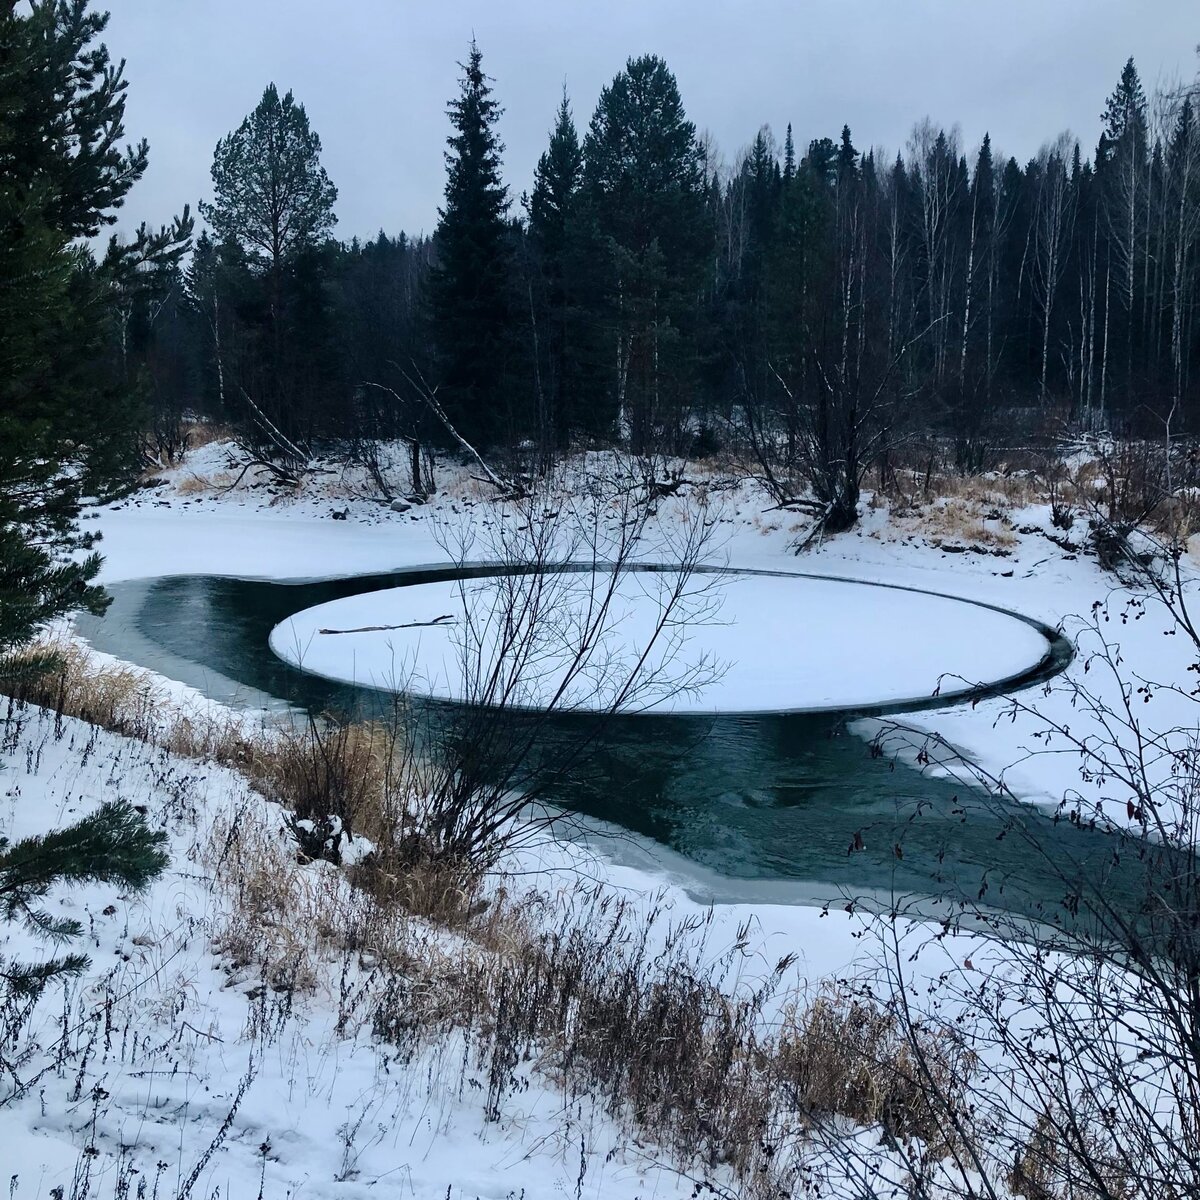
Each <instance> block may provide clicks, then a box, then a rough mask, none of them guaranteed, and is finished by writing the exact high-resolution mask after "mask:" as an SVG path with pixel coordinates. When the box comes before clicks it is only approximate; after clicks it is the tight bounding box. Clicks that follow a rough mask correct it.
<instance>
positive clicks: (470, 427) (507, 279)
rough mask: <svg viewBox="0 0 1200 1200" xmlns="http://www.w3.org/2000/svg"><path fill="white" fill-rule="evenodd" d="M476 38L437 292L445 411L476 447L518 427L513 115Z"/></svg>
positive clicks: (460, 99)
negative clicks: (500, 100)
mask: <svg viewBox="0 0 1200 1200" xmlns="http://www.w3.org/2000/svg"><path fill="white" fill-rule="evenodd" d="M482 63H483V55H482V53H481V52H480V50H479V47H478V46H477V45H476V44H475V42H474V41H472V42H471V49H470V53H469V55H468V57H467V61H466V63H463V64H460V66H461V67H462V80H461V82H460V84H459V94H458V96H457V97H456V98H455V99H454V100H452V101H451V102H450V105H449V108H448V110H447V111H448V114H449V117H450V123H451V125H452V126H453V130H454V131H453V133H452V134H451V135H450V137H449V138H447V139H446V141H447V145H448V146H449V150H448V151H447V152H446V155H445V158H446V198H445V204H444V206H443V207H442V208H441V209H440V210H439V216H440V218H441V220H440V222H439V224H438V228H437V233H436V235H435V245H436V254H437V264H436V266H435V268H434V270H433V272H432V273H431V276H430V281H429V283H430V295H431V300H432V311H433V321H434V339H435V342H436V345H437V354H438V364H439V371H438V375H439V380H440V390H439V392H438V396H439V398H440V400H441V403H442V407H443V408H444V409H445V410H446V412H447V414H448V415H449V416H450V418H451V419H452V420H453V421H454V422H455V424H456V427H457V428H458V429H459V432H461V433H462V434H463V435H464V436H465V437H466V438H467V439H468V440H471V441H477V442H480V443H482V444H484V445H487V444H490V443H493V442H495V441H496V440H498V439H499V438H500V437H501V435H502V434H504V433H506V432H509V431H510V430H511V428H512V424H513V417H514V413H513V404H514V400H515V396H514V394H513V393H514V388H513V386H512V380H513V376H514V375H515V373H516V365H515V358H516V315H515V305H514V302H513V296H512V291H511V276H512V271H513V254H512V240H513V238H512V229H511V226H510V224H509V221H508V205H509V200H508V188H507V187H506V186H505V185H504V183H503V182H502V180H501V177H500V156H501V155H502V154H503V152H504V145H503V143H502V142H501V141H500V138H499V135H498V134H497V132H496V123H497V121H499V119H500V116H501V114H502V112H503V109H501V107H500V105H499V104H497V102H496V101H495V100H494V99H493V98H492V88H491V86H490V80H489V77H488V76H487V75H485V74H484V71H483V65H482Z"/></svg>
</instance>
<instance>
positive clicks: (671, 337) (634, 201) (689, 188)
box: [583, 54, 712, 452]
mask: <svg viewBox="0 0 1200 1200" xmlns="http://www.w3.org/2000/svg"><path fill="white" fill-rule="evenodd" d="M583 154H584V161H585V167H584V188H585V198H586V202H587V204H588V206H589V209H590V212H591V214H592V216H593V219H594V220H595V223H596V229H597V231H598V233H599V235H600V238H601V239H602V248H603V252H604V254H605V259H606V261H605V263H604V266H605V269H606V278H605V284H606V285H607V286H606V289H605V292H604V294H603V300H602V306H601V308H600V312H599V315H600V316H601V317H602V319H603V320H604V322H605V326H606V328H605V333H606V336H607V339H608V342H609V348H608V355H607V357H608V359H609V361H610V362H611V363H613V364H614V365H615V366H614V368H611V369H610V384H609V388H610V396H611V400H610V403H612V404H613V406H614V407H615V409H616V411H617V413H618V414H619V418H620V420H621V422H622V423H623V425H624V426H626V427H627V430H628V434H629V437H630V441H631V445H632V446H633V448H634V450H635V451H638V452H641V451H646V450H651V449H660V448H663V449H665V448H666V447H667V446H668V445H674V446H676V447H678V446H679V445H680V443H681V441H682V435H683V430H684V426H685V424H686V419H687V416H688V415H689V405H690V404H691V402H692V401H693V400H694V388H695V384H696V379H697V361H696V346H695V342H694V341H693V338H692V335H693V332H694V330H695V328H696V326H697V324H698V319H699V309H700V300H701V296H702V294H703V290H704V268H705V265H706V262H707V260H708V257H709V253H710V247H711V241H712V227H711V225H710V224H709V222H708V221H707V220H706V219H705V217H706V212H705V197H706V193H707V179H706V175H705V171H704V169H703V160H702V156H701V152H700V147H699V144H698V142H697V140H696V129H695V126H694V125H693V124H692V122H691V121H689V120H688V119H687V115H686V114H685V112H684V108H683V102H682V100H681V99H680V95H679V89H678V86H677V84H676V82H675V77H674V76H673V75H672V74H671V72H670V71H669V70H668V69H667V65H666V63H664V62H663V60H662V59H661V58H658V57H657V56H656V55H652V54H649V55H643V56H642V57H640V58H631V59H630V60H629V62H628V63H627V64H626V66H625V70H624V71H621V72H619V73H618V74H617V75H616V77H615V78H614V79H613V81H612V83H610V84H609V85H608V86H607V87H606V88H604V89H603V90H602V91H601V93H600V100H599V103H598V104H597V105H596V111H595V113H594V115H593V116H592V120H591V124H590V126H589V128H588V134H587V138H586V139H585V142H584V148H583Z"/></svg>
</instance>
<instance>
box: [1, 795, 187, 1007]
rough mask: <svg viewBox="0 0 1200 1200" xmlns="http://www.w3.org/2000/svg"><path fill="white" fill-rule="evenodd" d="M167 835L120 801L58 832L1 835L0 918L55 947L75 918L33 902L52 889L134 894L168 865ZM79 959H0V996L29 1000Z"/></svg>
mask: <svg viewBox="0 0 1200 1200" xmlns="http://www.w3.org/2000/svg"><path fill="white" fill-rule="evenodd" d="M165 841H166V834H165V833H163V832H162V831H155V830H152V829H150V828H149V826H148V825H147V824H146V822H145V821H144V820H143V818H142V817H141V816H140V814H139V813H137V812H136V811H135V810H134V809H133V808H131V807H130V806H129V805H128V804H126V803H125V802H124V801H116V802H108V803H106V804H103V805H101V806H100V808H99V809H97V810H96V812H94V813H92V814H91V815H90V816H87V817H84V818H83V820H81V821H79V822H77V823H76V824H74V825H70V826H68V827H67V828H65V829H57V830H54V831H53V832H51V833H46V834H37V835H35V836H33V837H27V838H22V839H21V840H20V841H18V842H15V843H10V842H9V840H8V839H7V838H0V917H2V918H3V919H4V920H7V921H22V922H23V923H24V924H25V926H26V928H27V929H29V930H30V931H31V932H33V933H35V934H36V935H38V936H40V937H42V938H44V939H45V940H47V941H49V942H51V943H54V944H62V943H64V942H68V941H70V940H71V939H73V938H76V937H78V936H79V935H80V933H82V931H83V927H82V925H81V924H80V923H79V922H78V921H75V920H70V919H66V918H61V917H55V916H53V915H52V914H51V913H49V912H47V911H46V910H45V909H44V908H41V907H39V905H38V902H39V901H40V900H41V899H42V897H44V896H45V895H46V893H47V892H48V891H49V890H50V888H51V887H53V886H55V885H56V884H68V885H71V884H86V883H116V884H119V885H120V886H121V887H124V888H128V889H130V890H131V891H141V890H142V889H143V888H145V887H146V886H147V884H149V883H150V882H151V881H152V880H154V879H155V878H157V877H158V876H159V875H160V874H161V873H162V871H163V869H164V868H165V867H166V865H167V862H168V861H169V860H168V857H167V854H166V852H165V850H163V848H162V847H163V843H164V842H165ZM87 966H88V959H87V956H86V955H83V954H74V953H69V954H63V955H61V956H59V957H56V958H51V959H49V960H47V961H45V962H42V963H21V962H12V961H5V960H3V959H0V994H6V998H21V999H36V998H37V997H38V996H39V995H40V994H41V992H42V991H43V990H44V989H45V987H46V985H47V984H48V983H50V982H51V981H52V980H54V979H59V978H65V977H69V976H73V975H79V974H80V973H81V972H83V971H85V970H86V969H87Z"/></svg>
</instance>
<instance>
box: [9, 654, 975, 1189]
mask: <svg viewBox="0 0 1200 1200" xmlns="http://www.w3.org/2000/svg"><path fill="white" fill-rule="evenodd" d="M12 690H13V691H14V692H15V693H16V694H15V696H14V699H13V701H12V703H19V702H21V701H31V702H34V703H38V704H42V705H45V706H47V707H49V708H51V709H53V710H55V711H56V712H58V713H60V714H63V715H70V716H75V717H80V718H83V719H85V720H89V721H91V722H93V723H95V724H98V725H102V726H103V727H105V728H107V729H110V730H113V731H114V732H117V733H121V734H125V735H127V736H130V737H134V738H139V739H141V740H143V741H146V742H149V743H152V744H155V745H159V746H163V747H164V748H167V749H169V750H171V751H173V752H176V753H179V754H183V755H187V756H191V757H194V758H206V759H211V760H214V761H217V762H219V763H222V764H224V765H226V766H229V767H232V768H235V769H236V770H237V771H239V772H240V773H241V774H242V775H243V776H244V777H245V778H246V780H247V781H248V783H250V784H251V785H253V787H254V789H255V790H256V791H257V792H258V793H260V794H261V796H265V797H266V798H267V800H268V801H277V802H278V804H279V805H280V807H279V808H276V807H275V806H274V805H271V804H269V803H266V802H264V800H263V799H261V798H260V796H256V795H253V794H250V795H248V796H247V798H246V800H245V802H244V804H243V806H242V808H241V809H240V810H238V811H236V812H234V813H232V814H230V815H228V816H226V817H223V818H221V819H219V820H217V821H216V822H215V823H214V826H213V828H212V832H211V836H210V837H209V839H208V841H207V843H206V845H205V846H204V847H203V848H202V849H201V851H200V857H201V859H202V861H203V862H204V864H205V866H206V868H207V869H208V871H209V872H210V873H211V875H212V877H213V878H214V879H215V880H216V881H217V883H218V885H219V886H220V888H221V890H222V891H223V892H224V894H225V895H226V896H227V897H228V898H229V902H228V903H227V904H225V905H224V906H222V909H221V912H222V916H221V918H220V924H219V926H218V927H217V928H216V929H214V930H213V938H214V946H215V948H216V949H217V950H218V952H219V953H220V954H221V956H222V960H223V964H224V967H225V969H226V970H227V971H228V972H229V974H230V976H231V982H237V983H243V984H247V985H251V984H255V983H259V984H260V986H262V987H265V988H268V989H273V990H275V991H278V992H283V993H287V994H291V993H292V992H296V991H301V992H303V991H310V990H318V991H320V990H322V989H324V991H325V992H326V993H327V995H328V996H329V998H330V1000H331V1002H332V1003H334V1004H336V1006H337V1010H338V1029H339V1031H341V1032H345V1031H347V1030H349V1029H351V1028H356V1027H362V1026H364V1025H365V1026H368V1027H369V1028H370V1029H372V1030H373V1031H374V1032H375V1033H376V1034H377V1035H378V1036H380V1037H382V1038H385V1039H387V1040H389V1041H391V1042H392V1043H394V1044H395V1045H396V1046H397V1047H398V1048H399V1049H400V1050H401V1052H402V1053H412V1052H413V1051H415V1049H416V1048H418V1047H421V1046H428V1045H432V1044H435V1043H437V1042H438V1039H443V1038H445V1036H446V1035H447V1033H448V1032H450V1031H456V1033H457V1035H460V1036H462V1037H463V1038H465V1039H466V1043H467V1045H468V1047H469V1049H470V1064H471V1065H472V1066H473V1068H474V1069H475V1070H477V1071H479V1072H481V1074H482V1078H483V1080H484V1081H485V1086H486V1097H485V1101H486V1111H487V1112H488V1114H489V1115H490V1116H492V1117H493V1118H494V1117H498V1116H499V1115H500V1113H501V1111H502V1110H503V1106H504V1104H505V1102H506V1100H507V1098H508V1097H509V1096H511V1095H513V1094H517V1093H519V1091H520V1090H521V1089H522V1088H523V1087H524V1086H525V1079H526V1075H527V1073H528V1070H529V1069H530V1066H531V1065H536V1067H537V1068H538V1070H539V1071H540V1072H541V1073H542V1075H543V1076H544V1077H548V1078H550V1079H552V1080H555V1081H557V1083H558V1085H559V1086H560V1087H561V1089H562V1090H563V1092H564V1094H565V1096H566V1098H567V1099H568V1101H580V1102H582V1101H584V1100H587V1099H590V1100H592V1101H596V1102H599V1103H601V1104H602V1105H603V1106H604V1108H605V1109H606V1110H607V1111H608V1112H609V1114H610V1115H611V1116H612V1117H613V1118H615V1119H616V1120H617V1121H618V1122H619V1123H621V1124H622V1125H623V1126H624V1127H625V1128H626V1130H627V1131H628V1133H629V1134H630V1135H631V1136H633V1137H636V1138H638V1139H650V1140H652V1141H654V1142H655V1143H657V1144H658V1145H659V1146H661V1147H663V1148H664V1149H665V1150H666V1151H668V1152H669V1153H670V1155H671V1157H672V1158H674V1159H675V1160H676V1161H678V1162H679V1163H681V1164H687V1165H692V1166H699V1167H701V1168H702V1169H704V1170H706V1171H711V1170H716V1169H722V1170H726V1171H728V1172H731V1173H732V1175H733V1176H734V1177H735V1178H736V1179H737V1180H738V1186H739V1194H740V1195H742V1196H745V1197H752V1196H763V1197H765V1196H768V1195H769V1196H779V1195H781V1194H789V1193H788V1191H787V1190H786V1189H790V1188H791V1187H792V1186H793V1185H794V1184H795V1183H796V1179H797V1176H796V1175H795V1171H796V1170H798V1167H797V1166H796V1164H797V1163H798V1162H799V1150H800V1148H801V1147H802V1146H803V1145H804V1144H805V1140H806V1139H810V1138H811V1137H812V1136H813V1132H814V1130H818V1129H821V1128H823V1127H824V1123H825V1122H826V1120H827V1119H828V1118H830V1117H839V1118H848V1119H850V1120H851V1121H854V1122H857V1123H860V1124H863V1125H867V1126H873V1127H877V1128H881V1129H883V1130H885V1131H886V1134H887V1136H888V1137H890V1138H892V1139H896V1140H901V1141H904V1140H907V1139H918V1140H919V1141H920V1142H921V1143H922V1144H923V1145H924V1147H926V1152H930V1148H932V1152H935V1153H937V1152H941V1151H942V1150H943V1149H944V1147H946V1146H947V1145H948V1144H949V1138H948V1137H947V1136H946V1134H945V1133H944V1132H943V1123H944V1122H943V1119H942V1116H941V1114H939V1113H938V1112H935V1111H934V1110H933V1109H932V1108H931V1107H930V1105H929V1104H928V1102H927V1101H925V1099H924V1098H923V1097H924V1093H923V1092H922V1089H921V1088H920V1087H919V1086H918V1082H917V1078H916V1077H917V1072H916V1069H915V1065H914V1064H915V1061H916V1060H915V1058H914V1055H913V1053H912V1048H911V1047H910V1046H909V1044H908V1043H907V1042H906V1039H905V1036H904V1034H903V1032H902V1026H901V1025H900V1023H899V1021H898V1020H897V1019H896V1017H895V1016H894V1015H893V1014H889V1013H888V1012H887V1011H886V1009H884V1008H883V1007H881V1006H880V1005H878V1004H877V1003H875V1002H874V1001H871V1000H869V999H864V998H861V997H859V998H850V997H849V996H848V995H846V994H845V993H841V992H837V991H828V992H824V993H822V994H820V995H819V996H818V997H817V998H816V1000H814V1001H813V1002H811V1003H806V1002H805V1001H804V1000H803V998H802V997H801V996H799V995H797V996H793V997H792V998H791V999H790V1001H789V1000H788V999H787V998H786V997H785V996H783V995H781V994H780V993H781V992H783V991H785V990H786V989H787V987H788V986H789V984H788V980H789V978H790V974H789V972H790V968H791V959H790V958H785V959H783V960H781V961H780V962H779V963H777V964H776V965H775V966H774V968H772V969H765V970H763V971H762V972H761V974H762V977H761V978H757V979H755V980H753V981H750V982H744V983H740V984H739V983H737V982H736V981H737V980H738V978H739V972H740V971H741V970H743V969H744V959H743V951H744V941H743V940H738V941H737V942H736V943H735V944H734V945H733V946H732V947H730V948H728V949H726V950H723V951H718V952H716V953H714V952H712V949H711V948H710V947H709V945H708V942H707V938H708V933H709V928H710V926H709V919H708V918H706V917H703V916H697V917H692V918H690V919H686V920H682V921H681V920H679V919H678V916H677V914H675V913H673V912H672V911H671V910H670V909H669V908H665V907H663V906H661V905H658V906H655V907H652V908H651V909H650V911H645V910H643V909H640V908H638V907H635V906H634V905H633V904H631V903H629V902H626V901H623V900H618V899H614V897H613V894H612V893H610V892H608V891H606V890H604V889H602V888H598V887H594V886H589V885H585V884H583V883H581V882H576V883H575V884H574V885H573V886H568V887H566V888H562V887H559V888H557V889H556V890H553V891H548V892H535V891H523V892H521V893H519V894H514V895H511V896H510V895H509V894H507V893H506V892H505V890H504V888H503V887H497V886H495V885H492V886H491V888H490V890H483V888H482V884H481V879H480V875H479V873H478V872H477V871H474V870H472V869H471V868H470V867H469V866H462V867H460V866H457V865H455V864H447V863H445V862H444V861H442V860H440V859H438V858H436V857H431V858H425V859H422V857H421V849H422V846H424V845H427V844H428V843H427V842H425V841H423V840H422V838H421V837H420V836H419V835H420V805H419V804H416V803H414V802H413V796H414V794H415V790H416V789H419V786H420V780H421V779H422V774H421V771H422V770H423V768H422V767H421V766H420V765H419V764H414V763H413V762H412V761H411V756H410V755H409V754H408V749H407V746H406V743H405V741H404V739H403V737H402V736H401V735H400V733H399V732H398V729H399V728H400V726H399V725H398V724H392V725H388V724H362V725H346V726H338V725H323V724H321V723H319V722H316V721H312V722H308V723H307V724H304V725H298V726H296V727H294V728H283V729H278V728H275V729H270V728H267V729H249V728H247V727H246V725H245V724H244V723H243V722H240V721H238V720H236V719H235V718H234V717H232V715H231V717H230V718H229V719H227V720H222V719H219V718H213V719H207V718H204V717H196V716H195V715H192V716H184V715H180V714H178V713H172V711H171V709H170V706H169V705H168V704H166V703H165V698H164V696H163V695H162V692H161V690H160V689H158V688H156V686H155V684H154V682H153V679H152V678H151V677H150V676H148V675H147V674H146V673H145V672H142V671H138V670H136V669H133V668H128V667H123V666H114V667H108V668H101V669H97V668H96V666H95V664H94V662H93V660H92V659H91V657H90V656H89V655H88V654H87V653H85V652H84V651H83V650H81V649H80V648H78V647H71V646H67V647H64V648H60V657H59V663H58V668H57V670H55V671H53V672H49V673H46V674H43V675H41V676H40V677H37V678H26V679H25V680H24V681H23V682H21V683H20V684H19V685H14V686H13V688H12ZM330 816H336V817H337V818H338V820H339V821H340V823H341V829H342V830H344V831H347V832H351V833H353V834H354V836H355V837H368V838H369V839H370V841H371V842H372V843H373V845H374V849H373V850H372V851H371V852H370V853H368V854H366V855H365V856H364V857H361V858H359V859H358V860H357V861H354V862H351V863H350V864H349V865H348V866H347V867H346V868H345V869H341V868H339V867H338V866H337V865H335V863H336V860H337V859H338V857H339V852H340V850H341V849H344V847H345V845H346V843H345V842H341V841H338V840H337V839H336V838H334V839H333V846H334V849H333V852H332V853H330V854H325V852H324V850H325V848H324V847H323V846H321V845H312V844H308V845H306V844H305V843H304V837H303V834H304V832H305V831H304V830H303V829H298V827H297V822H298V821H309V822H311V823H312V824H313V825H314V827H318V828H319V827H321V822H322V821H323V820H325V819H327V818H328V817H330ZM330 831H331V830H330V827H329V826H328V825H327V826H326V827H325V828H324V830H323V831H322V833H321V834H320V835H319V837H318V841H320V840H322V839H323V838H324V837H325V835H327V834H328V833H329V832H330ZM334 831H335V832H336V829H335V830H334ZM298 834H300V835H301V836H300V837H299V839H298V836H297V835H298ZM322 857H326V858H328V859H331V860H333V861H319V860H320V859H321V858H322ZM314 860H318V861H314ZM339 961H340V963H341V975H340V980H337V981H335V980H333V979H332V978H331V970H330V966H331V964H337V963H338V962H339ZM776 1010H778V1011H782V1012H784V1014H785V1017H784V1019H783V1021H782V1022H777V1021H775V1020H774V1019H772V1018H771V1017H770V1013H772V1012H774V1011H776ZM921 1051H922V1054H921V1057H922V1061H923V1062H925V1063H926V1064H932V1069H933V1070H934V1071H935V1072H936V1073H937V1077H938V1080H939V1083H941V1084H942V1085H943V1086H944V1087H945V1088H946V1090H947V1092H948V1093H952V1087H951V1084H952V1082H953V1081H954V1080H957V1079H960V1078H961V1079H964V1080H965V1079H966V1078H967V1077H968V1076H969V1073H970V1066H971V1064H970V1062H969V1059H968V1057H967V1056H966V1055H964V1054H963V1053H962V1052H961V1051H960V1050H959V1049H958V1048H957V1047H956V1046H954V1045H952V1044H950V1043H948V1042H943V1041H930V1042H929V1043H928V1044H925V1045H922V1047H921ZM467 1066H468V1063H467V1061H466V1060H464V1061H463V1066H462V1069H463V1070H464V1071H465V1070H466V1069H467ZM927 1069H928V1068H927Z"/></svg>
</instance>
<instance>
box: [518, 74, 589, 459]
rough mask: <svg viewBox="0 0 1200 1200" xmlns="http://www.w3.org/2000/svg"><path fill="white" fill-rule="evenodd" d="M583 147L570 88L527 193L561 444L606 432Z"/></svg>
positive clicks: (552, 415)
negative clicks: (598, 405) (594, 400)
mask: <svg viewBox="0 0 1200 1200" xmlns="http://www.w3.org/2000/svg"><path fill="white" fill-rule="evenodd" d="M582 182H583V149H582V147H581V145H580V142H579V134H578V132H577V130H576V128H575V120H574V118H573V117H572V115H571V107H570V104H569V102H568V99H567V94H566V90H565V89H564V91H563V98H562V102H561V104H560V105H559V108H558V113H557V116H556V118H555V122H554V129H553V130H552V132H551V134H550V144H549V145H548V146H547V148H546V150H545V152H544V153H543V154H542V156H541V157H540V158H539V159H538V164H537V169H536V170H535V172H534V181H533V192H532V194H531V195H530V197H529V205H528V208H529V239H530V243H531V246H532V249H533V253H534V257H535V260H536V263H537V268H538V272H539V276H540V280H541V284H542V288H541V293H542V297H541V298H542V307H543V310H544V314H545V320H544V324H545V330H544V336H542V337H541V338H539V342H544V343H545V345H544V348H543V353H542V358H543V361H544V367H540V368H539V379H540V385H541V391H542V393H543V395H544V397H545V402H546V405H547V407H548V409H549V412H548V413H547V414H546V418H547V420H548V421H549V425H550V431H551V432H552V433H553V436H554V439H555V440H556V442H557V444H559V445H565V444H566V443H567V442H568V441H569V440H570V438H571V436H572V435H573V434H577V433H586V434H599V433H602V432H604V430H603V429H602V427H599V426H598V425H597V422H596V409H595V406H594V405H593V404H591V403H590V402H589V396H590V393H591V390H592V389H591V386H590V384H591V381H592V380H593V379H594V377H595V371H594V359H595V356H596V355H595V350H594V348H593V346H592V345H591V343H592V341H593V340H594V339H593V338H592V337H591V336H590V331H589V328H588V325H587V322H586V319H585V318H584V304H585V300H586V296H587V294H588V290H589V283H590V278H591V272H590V266H591V263H592V261H593V259H594V251H595V247H594V245H593V242H592V238H591V237H590V236H589V235H590V226H589V222H588V219H587V214H586V212H585V210H584V208H583V205H582V195H581V190H582Z"/></svg>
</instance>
